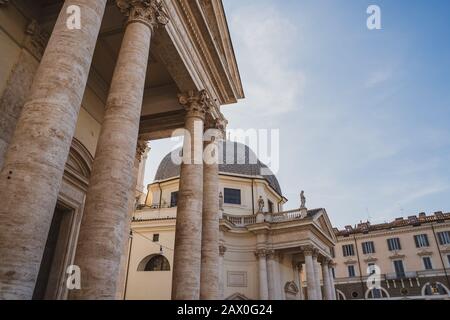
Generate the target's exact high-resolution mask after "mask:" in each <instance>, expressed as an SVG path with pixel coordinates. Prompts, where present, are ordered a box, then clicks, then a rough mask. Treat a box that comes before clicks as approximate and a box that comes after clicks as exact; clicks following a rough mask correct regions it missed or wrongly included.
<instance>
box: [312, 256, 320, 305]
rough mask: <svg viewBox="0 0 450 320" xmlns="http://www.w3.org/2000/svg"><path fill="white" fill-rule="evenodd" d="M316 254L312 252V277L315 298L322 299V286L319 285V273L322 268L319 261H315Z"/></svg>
mask: <svg viewBox="0 0 450 320" xmlns="http://www.w3.org/2000/svg"><path fill="white" fill-rule="evenodd" d="M317 258H318V255H317V254H313V263H314V278H315V280H316V288H317V290H316V300H322V288H321V285H320V274H321V270H322V268H321V267H320V263H319V262H318V261H317Z"/></svg>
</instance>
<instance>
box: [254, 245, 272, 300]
mask: <svg viewBox="0 0 450 320" xmlns="http://www.w3.org/2000/svg"><path fill="white" fill-rule="evenodd" d="M266 255H267V253H266V250H264V249H260V250H257V251H256V256H257V257H258V269H259V270H258V276H259V299H260V300H269V288H268V286H267V284H268V276H267V259H266Z"/></svg>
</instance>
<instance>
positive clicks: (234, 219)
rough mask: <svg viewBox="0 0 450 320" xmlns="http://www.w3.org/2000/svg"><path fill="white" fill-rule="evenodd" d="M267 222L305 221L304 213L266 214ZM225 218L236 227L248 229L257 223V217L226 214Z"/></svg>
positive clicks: (293, 211) (296, 211)
mask: <svg viewBox="0 0 450 320" xmlns="http://www.w3.org/2000/svg"><path fill="white" fill-rule="evenodd" d="M266 216H267V221H269V222H272V223H279V222H287V221H295V220H300V219H303V218H304V217H303V213H302V212H301V211H300V210H292V211H286V212H280V213H274V214H268V213H266ZM223 218H224V219H225V220H227V221H229V222H231V223H232V224H234V225H235V226H236V227H246V226H249V225H252V224H255V223H256V215H252V216H235V215H230V214H224V215H223Z"/></svg>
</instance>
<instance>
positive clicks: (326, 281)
mask: <svg viewBox="0 0 450 320" xmlns="http://www.w3.org/2000/svg"><path fill="white" fill-rule="evenodd" d="M328 263H329V260H327V259H324V260H323V261H322V279H323V292H324V300H333V297H332V291H331V283H330V269H329V267H328Z"/></svg>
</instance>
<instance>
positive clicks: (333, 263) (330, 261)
mask: <svg viewBox="0 0 450 320" xmlns="http://www.w3.org/2000/svg"><path fill="white" fill-rule="evenodd" d="M335 266H336V262H334V261H333V260H331V259H330V260H329V261H328V268H334V267H335Z"/></svg>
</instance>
